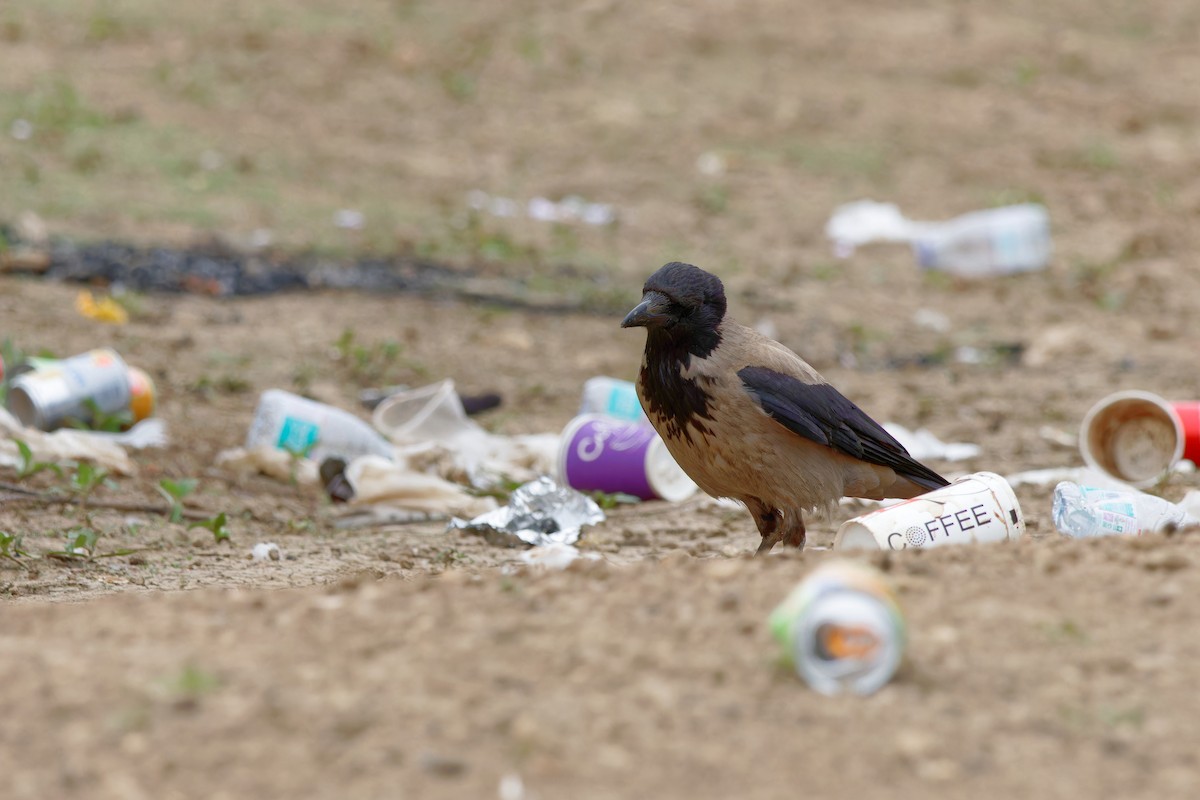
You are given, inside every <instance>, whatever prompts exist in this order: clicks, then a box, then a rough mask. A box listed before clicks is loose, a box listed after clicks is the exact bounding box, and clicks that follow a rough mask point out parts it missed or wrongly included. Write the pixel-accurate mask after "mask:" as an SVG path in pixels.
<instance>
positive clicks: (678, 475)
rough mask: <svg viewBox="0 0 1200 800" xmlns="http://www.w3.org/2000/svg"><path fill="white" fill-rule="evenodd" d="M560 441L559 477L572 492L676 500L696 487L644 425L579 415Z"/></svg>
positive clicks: (688, 494)
mask: <svg viewBox="0 0 1200 800" xmlns="http://www.w3.org/2000/svg"><path fill="white" fill-rule="evenodd" d="M560 441H561V443H560V445H559V451H558V464H559V476H560V477H561V479H562V482H563V483H565V484H566V485H567V486H570V487H571V488H573V489H579V490H580V491H585V492H590V491H601V492H608V493H611V494H615V493H621V494H630V495H633V496H635V497H640V498H641V499H643V500H654V499H662V500H669V501H672V502H678V501H680V500H686V499H687V498H689V497H691V496H692V495H693V494H695V493H696V490H697V488H698V487H697V486H696V484H695V483H694V482H693V481H692V479H691V478H689V477H688V476H687V473H685V472H684V471H683V469H682V468H680V466H679V465H678V464H677V463H675V459H674V458H673V457H672V456H671V453H670V452H669V451H668V450H667V446H666V444H665V443H664V442H663V440H662V437H660V436H659V435H658V433H657V431H655V430H654V428H652V427H650V425H649V424H647V423H637V422H629V421H626V420H619V419H614V418H612V417H609V416H606V415H604V414H583V415H581V416H578V417H576V418H575V419H573V420H571V422H570V423H568V424H567V427H566V428H565V429H564V430H563V433H562V438H561V440H560Z"/></svg>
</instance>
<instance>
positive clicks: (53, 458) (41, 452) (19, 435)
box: [0, 408, 137, 475]
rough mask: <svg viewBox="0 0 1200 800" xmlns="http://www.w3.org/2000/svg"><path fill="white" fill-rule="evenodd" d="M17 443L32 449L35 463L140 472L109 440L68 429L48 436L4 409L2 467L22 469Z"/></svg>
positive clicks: (0, 447)
mask: <svg viewBox="0 0 1200 800" xmlns="http://www.w3.org/2000/svg"><path fill="white" fill-rule="evenodd" d="M15 440H20V441H22V442H24V443H25V444H26V445H28V447H29V449H30V451H31V452H32V458H33V460H34V461H45V462H47V463H52V464H61V463H66V462H69V461H90V462H92V463H95V464H98V465H100V466H102V467H104V468H106V469H108V470H109V471H110V472H113V473H115V474H118V475H133V474H135V473H136V472H137V466H136V465H135V464H134V463H133V461H132V459H130V458H129V454H128V453H126V452H125V449H124V448H123V447H122V446H121V445H120V444H118V443H117V442H114V441H112V440H111V439H110V438H108V437H106V436H103V435H100V434H97V433H95V432H93V431H80V430H72V429H68V428H64V429H62V430H57V431H54V432H53V433H46V432H45V431H40V430H38V429H37V428H30V427H26V426H24V425H22V424H21V423H20V421H18V420H17V418H16V417H14V416H13V415H12V414H10V413H9V412H8V411H6V410H4V409H3V408H0V466H5V467H17V468H19V467H20V466H21V463H22V458H21V453H20V449H19V448H18V447H17V442H16V441H15Z"/></svg>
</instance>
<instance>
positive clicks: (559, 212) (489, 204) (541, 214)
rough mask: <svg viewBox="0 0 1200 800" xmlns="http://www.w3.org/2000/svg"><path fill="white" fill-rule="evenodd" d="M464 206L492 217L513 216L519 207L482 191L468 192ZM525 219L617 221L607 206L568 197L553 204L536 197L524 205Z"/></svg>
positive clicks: (608, 222) (600, 224) (518, 211)
mask: <svg viewBox="0 0 1200 800" xmlns="http://www.w3.org/2000/svg"><path fill="white" fill-rule="evenodd" d="M467 205H468V206H470V207H471V208H472V209H474V210H475V211H482V212H485V213H487V214H491V215H492V216H493V217H516V216H519V215H520V214H521V213H522V206H521V204H520V203H518V202H517V201H516V200H513V199H512V198H511V197H498V196H493V195H490V194H488V193H487V192H485V191H483V190H481V189H473V190H472V191H470V192H468V193H467ZM523 210H524V213H525V216H527V217H529V218H530V219H535V220H539V221H541V222H582V223H584V224H585V225H595V226H602V225H611V224H612V223H614V222H616V219H617V212H616V209H615V208H613V207H612V206H611V205H609V204H607V203H589V202H588V201H586V200H584V199H583V198H582V197H579V196H578V195H568V196H567V197H564V198H563V199H562V200H560V201H558V202H555V201H554V200H550V199H548V198H545V197H535V198H533V199H532V200H530V201H529V202H528V203H527V204H525V206H524V209H523Z"/></svg>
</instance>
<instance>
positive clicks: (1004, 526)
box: [833, 472, 1025, 550]
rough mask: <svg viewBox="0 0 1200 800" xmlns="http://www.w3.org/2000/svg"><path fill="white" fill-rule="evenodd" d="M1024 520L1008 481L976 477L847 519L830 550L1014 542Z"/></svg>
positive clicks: (990, 474)
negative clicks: (1010, 540) (1012, 540)
mask: <svg viewBox="0 0 1200 800" xmlns="http://www.w3.org/2000/svg"><path fill="white" fill-rule="evenodd" d="M1024 533H1025V518H1024V516H1023V515H1022V514H1021V506H1020V504H1019V503H1017V497H1016V495H1015V494H1014V493H1013V490H1012V487H1011V486H1009V485H1008V481H1006V480H1004V478H1002V477H1001V476H999V475H997V474H996V473H994V472H976V473H974V474H973V475H968V476H966V477H965V478H961V479H959V480H957V481H955V482H954V483H952V484H950V485H949V486H943V487H942V488H941V489H935V490H934V491H932V492H928V493H926V494H923V495H920V496H919V497H914V498H912V499H911V500H905V501H904V502H902V503H897V504H896V505H893V506H888V507H887V508H881V509H879V510H878V511H872V512H871V513H870V514H864V515H862V516H861V517H855V518H854V519H851V520H848V521H846V522H845V523H843V524H842V526H841V527H840V528H838V532H837V536H836V537H835V538H834V540H833V547H834V549H835V550H852V549H863V548H865V549H870V550H904V549H906V548H909V547H921V548H928V547H941V546H942V545H947V544H966V543H970V542H998V541H1003V540H1005V539H1019V538H1020V537H1021V536H1022V535H1023V534H1024Z"/></svg>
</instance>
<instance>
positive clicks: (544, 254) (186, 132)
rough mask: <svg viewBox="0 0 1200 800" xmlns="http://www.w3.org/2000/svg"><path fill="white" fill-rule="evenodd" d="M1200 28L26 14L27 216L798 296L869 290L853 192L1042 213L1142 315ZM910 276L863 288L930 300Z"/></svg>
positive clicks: (346, 10)
mask: <svg viewBox="0 0 1200 800" xmlns="http://www.w3.org/2000/svg"><path fill="white" fill-rule="evenodd" d="M1198 34H1200V8H1197V6H1196V5H1195V4H1194V3H1191V2H1186V0H1160V1H1158V2H1123V1H1121V0H1111V1H1110V0H1105V1H1103V2H1084V1H1083V0H1078V1H1075V0H1056V2H1022V1H1021V0H1014V1H1013V2H1002V3H989V4H975V3H967V2H922V3H912V4H904V5H903V6H896V5H894V4H891V3H882V2H860V3H853V4H845V3H838V2H822V1H821V0H818V2H812V3H805V4H802V5H799V4H795V3H787V2H767V1H765V0H759V1H758V2H748V3H739V4H737V6H736V7H734V6H732V5H730V4H726V3H715V2H714V3H705V2H702V3H672V2H656V3H635V2H621V1H620V0H595V1H594V2H584V3H579V4H570V5H569V6H568V5H561V4H553V3H538V2H525V1H524V0H518V1H517V2H512V3H505V4H503V5H502V6H501V5H493V4H479V3H470V2H456V1H455V0H450V1H449V2H446V1H442V2H417V1H411V2H410V1H405V0H395V1H394V2H354V3H349V4H347V3H338V2H332V0H260V1H259V2H255V3H241V2H234V0H213V1H212V2H207V3H202V4H180V3H168V2H161V0H95V1H89V0H36V1H35V0H7V2H5V3H4V5H3V8H0V122H2V123H3V130H2V131H0V133H2V134H3V135H2V136H0V163H2V164H3V176H4V177H3V185H4V188H3V191H0V219H3V220H4V221H6V222H8V223H10V224H11V223H13V222H14V221H15V220H16V218H17V217H18V215H20V214H21V213H22V212H26V211H31V212H34V213H36V214H37V215H38V216H39V217H40V218H41V219H43V220H44V221H45V223H46V226H47V227H48V228H49V230H50V231H51V232H52V233H55V234H63V235H68V236H73V237H82V238H92V239H94V238H109V237H114V238H119V239H126V240H136V241H141V242H154V243H189V242H193V241H195V240H196V238H197V237H202V236H208V235H218V236H220V237H222V238H225V239H227V240H229V241H230V242H233V243H238V244H240V245H242V246H247V247H253V246H259V247H261V246H264V245H268V244H269V245H271V246H274V247H279V248H285V249H287V250H290V251H295V250H307V249H315V250H319V251H322V252H327V253H333V254H347V253H361V252H364V251H369V252H372V253H384V254H387V253H411V254H418V255H420V256H423V257H428V258H433V259H439V260H445V261H448V262H453V263H458V264H464V265H465V264H478V263H481V262H487V263H489V264H491V265H493V266H494V268H496V269H501V270H505V271H511V272H513V273H516V274H521V275H523V276H525V277H527V278H530V279H532V278H533V277H534V276H538V275H541V274H542V273H548V272H549V273H553V272H555V271H556V270H555V268H556V267H561V266H562V265H571V266H573V267H575V268H576V269H577V270H578V271H580V272H581V273H582V274H585V275H600V274H605V275H609V274H613V273H616V274H620V275H622V276H625V275H629V276H637V277H640V276H642V275H644V274H645V273H647V272H648V271H649V270H650V269H651V268H652V267H654V266H656V265H657V264H658V263H661V262H662V261H664V260H667V259H671V258H683V259H685V260H694V261H696V262H699V263H702V264H703V265H706V266H708V267H709V268H711V269H714V270H717V271H719V272H721V273H722V274H726V275H736V274H740V273H751V274H753V275H755V276H756V277H762V278H764V279H766V280H767V281H769V282H770V283H771V284H772V285H773V286H774V285H782V286H792V285H795V284H797V283H799V282H802V281H804V280H822V279H824V280H830V279H835V278H836V277H837V275H839V274H842V273H845V272H846V271H847V267H846V266H845V265H841V264H836V263H833V262H832V260H831V258H830V256H829V250H828V248H827V246H826V243H825V242H824V241H823V238H822V235H821V229H822V227H823V224H824V222H825V220H826V219H827V217H828V215H829V213H830V212H831V210H832V209H833V208H834V207H835V206H836V205H838V204H839V203H841V202H845V201H847V200H853V199H859V198H861V197H873V198H875V199H879V200H888V201H892V202H896V203H897V204H899V205H900V207H901V208H902V210H903V211H904V212H905V213H906V214H908V215H910V216H912V217H913V218H916V219H942V218H947V217H950V216H953V215H955V214H958V213H961V212H964V211H969V210H972V209H976V208H984V207H989V206H994V205H1001V204H1006V203H1013V202H1022V201H1027V200H1034V201H1039V202H1044V203H1046V204H1047V206H1048V207H1049V209H1050V211H1051V214H1052V218H1053V223H1054V233H1055V236H1056V241H1057V245H1058V254H1057V256H1056V258H1055V268H1056V270H1057V271H1059V272H1061V273H1063V275H1064V276H1069V277H1071V278H1072V279H1073V280H1075V281H1077V282H1078V283H1079V284H1080V286H1081V289H1082V290H1083V291H1085V292H1088V293H1090V294H1092V295H1095V297H1093V298H1092V299H1095V300H1096V301H1097V302H1101V303H1106V304H1110V305H1120V303H1121V302H1122V299H1123V298H1120V297H1117V296H1115V295H1113V296H1106V295H1109V294H1110V292H1108V290H1107V285H1106V284H1105V281H1107V280H1108V279H1109V278H1111V277H1112V276H1111V273H1112V272H1114V271H1121V270H1124V269H1125V268H1126V267H1129V266H1130V265H1135V264H1144V263H1145V262H1148V261H1160V260H1163V259H1168V260H1171V261H1172V262H1173V263H1174V264H1175V265H1177V266H1179V267H1184V266H1186V265H1187V254H1188V253H1189V252H1190V251H1191V250H1192V249H1193V248H1194V247H1195V244H1196V240H1195V237H1196V236H1197V235H1198V234H1197V231H1196V225H1195V224H1194V222H1195V220H1196V215H1197V211H1198V208H1200V183H1198V181H1197V177H1196V176H1197V174H1198V169H1197V167H1198V164H1197V159H1198V156H1197V146H1196V145H1197V115H1198V114H1200V110H1198V109H1200V102H1198V101H1200V52H1198V51H1197V49H1196V47H1195V42H1196V41H1197V36H1198ZM473 192H474V193H476V194H475V195H473V194H472V193H473ZM479 193H486V195H487V196H488V197H493V198H508V199H511V200H512V201H514V202H515V204H516V206H517V210H519V211H520V212H521V213H516V211H514V216H512V217H504V216H497V215H495V214H493V213H490V211H488V210H486V209H485V210H479V209H473V208H472V199H473V198H474V200H475V201H476V202H475V203H474V205H480V198H481V197H482V195H481V194H479ZM535 198H545V199H548V200H550V201H554V202H561V201H562V200H564V199H566V198H580V199H581V200H582V201H584V202H586V203H591V204H603V205H604V206H605V207H607V208H609V209H611V221H609V219H610V217H609V216H607V215H605V214H603V213H600V212H598V215H597V216H594V217H593V219H591V220H590V221H588V222H585V221H580V220H576V219H571V220H568V221H564V222H558V223H555V222H547V221H544V220H537V219H530V218H529V216H528V214H527V213H526V212H527V210H528V203H529V202H530V201H531V200H533V199H535ZM505 208H507V207H504V206H501V207H500V208H499V209H498V210H500V211H504V210H505ZM891 255H892V254H890V253H888V254H886V255H885V254H884V253H880V254H878V257H877V258H872V259H869V260H870V261H878V262H879V265H878V266H879V268H878V269H875V265H872V266H871V267H869V268H867V269H866V270H865V271H861V273H860V272H859V271H856V269H855V267H854V266H852V267H850V272H851V274H854V275H855V277H856V278H858V279H867V280H881V281H888V280H891V273H892V271H893V270H895V271H904V272H905V275H904V277H905V278H906V279H908V278H911V275H909V274H907V273H910V272H911V270H906V267H905V265H906V264H908V263H910V259H909V258H908V257H907V254H905V253H902V252H901V253H896V254H894V258H893V257H891ZM885 268H886V269H885ZM1097 284H1105V285H1097ZM1123 288H1127V287H1124V285H1123V284H1120V283H1118V284H1117V285H1115V286H1113V287H1112V290H1113V292H1119V291H1121V290H1122V289H1123Z"/></svg>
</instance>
